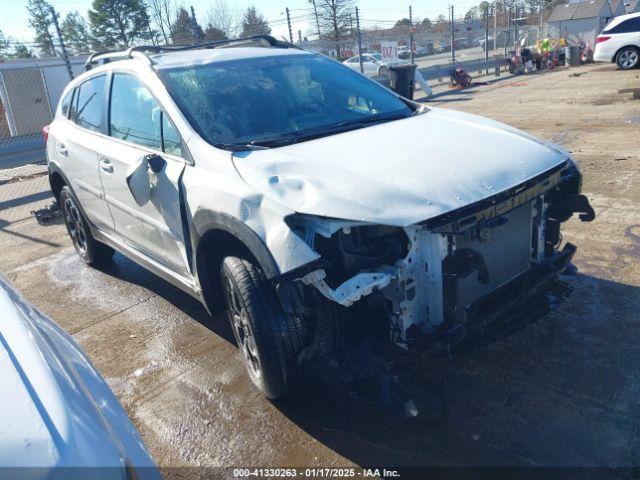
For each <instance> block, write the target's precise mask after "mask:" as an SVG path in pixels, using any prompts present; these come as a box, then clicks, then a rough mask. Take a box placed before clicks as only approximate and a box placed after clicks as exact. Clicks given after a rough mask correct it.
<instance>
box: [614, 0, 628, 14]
mask: <svg viewBox="0 0 640 480" xmlns="http://www.w3.org/2000/svg"><path fill="white" fill-rule="evenodd" d="M624 2H625V0H611V2H610V5H611V12H613V16H614V17H618V16H620V15H624V14H626V13H627V10H626V7H625V4H624Z"/></svg>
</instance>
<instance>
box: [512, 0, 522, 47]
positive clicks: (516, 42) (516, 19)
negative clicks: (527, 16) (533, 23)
mask: <svg viewBox="0 0 640 480" xmlns="http://www.w3.org/2000/svg"><path fill="white" fill-rule="evenodd" d="M519 11H520V10H519V8H518V4H517V3H516V16H515V18H514V21H515V22H516V25H515V28H516V31H515V35H514V38H513V41H514V43H515V44H516V48H517V45H519V44H520V38H519V37H518V18H520V16H519Z"/></svg>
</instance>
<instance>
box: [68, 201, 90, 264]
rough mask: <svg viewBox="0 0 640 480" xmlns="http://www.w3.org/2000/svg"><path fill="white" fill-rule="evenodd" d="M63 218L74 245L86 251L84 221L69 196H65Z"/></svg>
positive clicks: (83, 251)
mask: <svg viewBox="0 0 640 480" xmlns="http://www.w3.org/2000/svg"><path fill="white" fill-rule="evenodd" d="M63 210H64V220H65V223H66V224H67V231H68V232H69V236H70V237H71V240H72V241H73V244H74V246H75V247H76V248H77V249H78V250H79V251H80V252H81V253H83V254H84V253H86V251H87V235H86V232H85V227H84V223H83V222H82V217H81V215H80V211H79V210H78V207H77V206H76V204H75V202H74V201H73V199H71V198H66V199H65V201H64V208H63Z"/></svg>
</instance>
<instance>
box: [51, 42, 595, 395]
mask: <svg viewBox="0 0 640 480" xmlns="http://www.w3.org/2000/svg"><path fill="white" fill-rule="evenodd" d="M216 45H220V46H224V47H225V48H215V46H214V47H211V46H208V47H205V48H202V47H198V46H189V47H183V48H176V47H155V46H148V47H137V48H134V49H129V50H127V51H123V52H110V53H103V54H98V55H94V56H92V57H91V58H90V59H89V60H88V66H91V67H92V68H91V69H89V70H88V71H86V72H85V73H83V74H82V75H79V76H78V77H77V78H75V79H74V80H73V81H71V82H70V83H69V85H68V86H67V87H66V88H65V90H64V92H63V94H62V100H61V101H60V104H59V106H58V108H57V110H56V114H55V118H54V120H53V122H52V123H51V125H50V128H49V133H48V141H47V156H48V160H49V171H50V180H51V187H52V190H53V193H54V195H55V197H56V198H57V199H58V200H59V202H60V205H61V207H62V210H63V213H64V219H65V222H66V225H67V229H68V232H69V235H70V237H71V239H72V241H73V244H74V246H75V248H76V250H77V252H78V254H79V255H80V257H81V258H82V260H84V261H85V262H86V263H88V264H90V265H92V264H96V263H99V262H103V261H108V260H109V258H110V257H111V255H112V254H113V251H114V249H116V250H118V251H120V252H122V253H123V254H125V255H127V256H128V257H130V258H131V259H133V260H134V261H136V262H138V263H140V264H141V265H143V266H145V267H146V268H148V269H149V270H151V271H152V272H155V273H156V274H158V275H160V276H161V277H163V278H165V279H166V280H168V281H169V282H171V283H173V284H174V285H175V286H177V287H179V288H181V289H183V290H184V291H186V292H188V293H189V294H191V295H192V296H194V297H195V298H197V299H199V300H200V301H202V302H203V304H204V305H205V306H206V307H207V308H208V309H209V311H210V312H212V313H216V312H222V311H224V310H225V308H226V310H227V313H228V317H229V321H230V323H231V328H232V330H233V332H234V335H235V337H236V340H237V343H238V346H239V347H240V351H241V354H242V355H241V356H242V358H243V360H244V362H245V365H246V368H247V372H248V374H249V377H250V378H251V380H252V381H253V382H254V384H255V385H256V386H257V387H258V388H259V389H260V390H261V391H262V392H263V393H264V394H265V395H266V396H267V397H270V398H276V397H280V396H283V395H286V394H287V393H289V392H291V391H292V390H294V389H295V388H297V386H298V385H299V384H300V383H302V382H301V378H302V376H303V375H304V372H306V371H307V370H306V368H305V366H306V363H307V362H309V361H310V360H311V359H313V358H317V357H318V356H322V355H326V354H328V353H330V352H331V351H332V350H333V348H335V346H336V345H338V344H340V342H341V341H342V339H341V338H340V336H339V334H340V332H345V331H346V330H348V328H346V327H345V325H343V322H350V321H351V320H353V319H354V318H361V319H364V321H366V322H367V323H366V325H368V326H367V329H368V330H371V331H374V332H376V333H377V334H379V335H378V336H377V338H386V339H388V341H389V342H391V343H392V344H394V345H395V346H397V347H398V348H402V349H422V348H430V347H433V346H434V345H437V344H442V343H443V342H446V345H445V347H452V346H455V345H457V344H458V343H460V342H462V341H464V340H465V339H467V338H470V337H472V336H473V335H474V334H476V333H477V332H478V331H480V330H481V329H483V328H485V327H486V326H488V325H496V324H498V325H499V324H502V323H505V322H506V323H508V322H509V321H510V320H512V319H513V318H518V319H522V318H527V319H529V318H534V317H535V318H538V317H539V316H540V315H542V314H544V313H545V312H546V311H547V308H548V307H549V305H550V304H551V303H550V302H557V301H559V300H561V298H562V296H563V295H564V293H563V292H565V291H566V288H565V287H566V285H564V284H563V282H561V281H560V280H559V278H558V274H559V273H560V272H562V271H564V269H565V268H566V267H567V265H568V264H569V262H570V260H571V258H572V256H573V253H574V251H575V247H574V246H573V245H571V244H569V243H567V244H563V243H562V235H561V233H560V224H561V223H562V222H564V221H566V220H568V219H569V218H570V217H571V216H572V214H573V213H579V214H580V218H581V219H582V220H584V221H590V220H592V219H593V217H594V215H595V214H594V212H593V209H592V208H591V207H590V205H589V202H588V200H587V198H586V197H584V196H583V195H581V194H580V188H581V176H580V173H579V171H578V167H577V165H576V164H575V162H574V161H573V160H572V159H571V156H570V155H569V153H567V152H566V151H564V150H562V149H560V148H559V147H557V146H555V145H552V144H549V143H547V142H544V141H542V140H539V139H536V138H535V137H533V136H531V135H528V134H526V133H524V132H521V131H519V130H516V129H515V128H512V127H508V126H506V125H503V124H500V123H498V122H495V121H492V120H488V119H485V118H482V117H477V116H473V115H469V114H465V113H462V112H456V111H453V110H448V109H439V108H435V107H433V108H432V107H426V106H424V105H421V104H419V103H416V102H413V101H411V100H408V99H406V98H403V97H401V96H399V95H398V94H396V93H394V92H392V91H391V90H388V89H386V88H384V87H383V86H382V85H380V84H379V83H377V82H375V81H373V80H371V79H369V78H366V77H364V76H363V75H360V74H358V73H356V72H354V71H352V70H351V69H350V68H346V67H345V65H342V64H340V63H338V62H335V61H333V60H331V59H328V58H326V57H323V56H321V55H318V54H314V53H311V52H306V51H303V50H301V49H299V48H296V47H295V46H293V45H290V44H287V43H284V42H281V41H278V40H276V39H274V38H272V37H268V36H261V37H253V38H250V39H243V40H229V41H225V42H222V43H218V44H216ZM107 62H108V63H107ZM100 63H102V64H100ZM461 138H463V139H464V140H465V141H463V142H462V141H460V139H461ZM349 325H353V322H351V323H349Z"/></svg>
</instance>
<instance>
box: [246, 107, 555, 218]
mask: <svg viewBox="0 0 640 480" xmlns="http://www.w3.org/2000/svg"><path fill="white" fill-rule="evenodd" d="M233 158H234V163H235V165H236V168H237V170H238V172H239V173H240V175H241V176H242V177H243V178H244V180H245V181H246V182H248V183H249V184H250V185H252V186H253V187H254V188H256V189H257V190H258V191H259V192H260V193H262V194H264V195H266V196H268V197H271V198H273V199H276V200H278V201H280V202H282V203H283V204H285V205H286V206H287V207H289V208H291V209H293V210H295V211H296V212H299V213H305V214H310V215H320V216H326V217H332V218H340V219H348V220H356V221H363V222H371V223H379V224H387V225H395V226H407V225H411V224H414V223H417V222H420V221H423V220H427V219H430V218H433V217H436V216H438V215H441V214H443V213H447V212H450V211H452V210H455V209H457V208H460V207H463V206H465V205H469V204H472V203H475V202H477V201H480V200H483V199H485V198H487V197H490V196H492V195H495V194H497V193H499V192H501V191H504V190H507V189H509V188H511V187H514V186H516V185H518V184H520V183H522V182H524V181H526V180H528V179H530V178H532V177H535V176H536V175H539V174H541V173H544V172H545V171H547V170H549V169H551V168H553V167H555V166H557V165H559V164H561V163H563V162H564V161H566V160H567V158H568V154H567V153H566V152H563V151H561V150H560V149H559V148H556V147H555V146H552V145H550V144H548V143H545V142H543V141H541V140H538V139H536V138H535V137H533V136H531V135H528V134H526V133H524V132H521V131H519V130H517V129H515V128H512V127H509V126H507V125H504V124H501V123H498V122H495V121H492V120H489V119H486V118H483V117H478V116H475V115H470V114H466V113H461V112H456V111H452V110H445V109H439V108H431V109H430V110H429V111H427V112H425V113H423V114H420V115H416V116H413V117H409V118H406V119H403V120H398V121H394V122H388V123H384V124H379V125H374V126H371V127H367V128H362V129H359V130H354V131H350V132H345V133H341V134H337V135H331V136H328V137H324V138H320V139H316V140H311V141H307V142H302V143H299V144H294V145H289V146H285V147H280V148H274V149H270V150H255V151H250V152H239V153H235V154H234V155H233Z"/></svg>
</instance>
